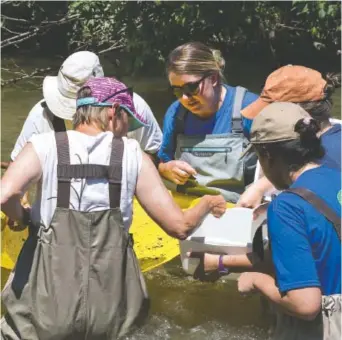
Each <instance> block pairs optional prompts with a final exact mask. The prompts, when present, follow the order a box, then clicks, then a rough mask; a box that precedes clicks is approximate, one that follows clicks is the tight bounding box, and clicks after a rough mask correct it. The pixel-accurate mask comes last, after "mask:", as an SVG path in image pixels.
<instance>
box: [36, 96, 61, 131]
mask: <svg viewBox="0 0 342 340" xmlns="http://www.w3.org/2000/svg"><path fill="white" fill-rule="evenodd" d="M40 106H41V107H42V108H43V109H44V110H45V113H46V116H47V118H48V119H49V120H50V122H51V124H52V127H53V130H54V131H55V132H63V131H66V126H65V123H64V119H62V118H59V117H57V116H55V115H54V114H53V113H52V112H51V110H50V109H49V108H48V106H47V104H46V102H45V101H43V102H42V103H41V104H40Z"/></svg>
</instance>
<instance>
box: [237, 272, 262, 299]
mask: <svg viewBox="0 0 342 340" xmlns="http://www.w3.org/2000/svg"><path fill="white" fill-rule="evenodd" d="M259 274H260V273H253V272H248V273H242V274H241V275H240V276H239V278H238V280H237V281H238V290H239V293H241V294H248V293H253V292H255V291H256V287H255V280H256V279H257V277H258V275H259Z"/></svg>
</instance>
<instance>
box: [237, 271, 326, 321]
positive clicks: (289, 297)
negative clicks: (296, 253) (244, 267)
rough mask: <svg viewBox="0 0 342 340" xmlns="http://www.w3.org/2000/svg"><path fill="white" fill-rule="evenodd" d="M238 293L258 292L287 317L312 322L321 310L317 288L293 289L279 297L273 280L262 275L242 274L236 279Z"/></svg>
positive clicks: (319, 291) (319, 292)
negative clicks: (287, 315) (290, 316)
mask: <svg viewBox="0 0 342 340" xmlns="http://www.w3.org/2000/svg"><path fill="white" fill-rule="evenodd" d="M238 286H239V291H240V292H241V293H246V292H249V291H252V290H258V291H259V292H260V293H262V294H263V295H265V296H266V297H267V298H268V299H269V300H271V301H272V302H273V303H275V304H276V305H277V306H278V307H279V308H281V309H282V310H283V311H284V312H286V313H287V314H289V315H292V316H295V317H297V318H300V319H304V320H314V319H315V318H316V316H317V315H318V313H319V312H320V310H321V298H322V295H321V290H320V289H319V288H318V287H308V288H301V289H294V290H290V291H288V292H286V294H285V295H283V296H282V295H281V294H280V292H279V289H278V288H277V286H276V285H275V281H274V278H273V277H271V276H269V275H267V274H262V273H244V274H242V275H241V276H240V278H239V279H238Z"/></svg>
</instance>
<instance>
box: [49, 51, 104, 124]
mask: <svg viewBox="0 0 342 340" xmlns="http://www.w3.org/2000/svg"><path fill="white" fill-rule="evenodd" d="M92 77H103V69H102V66H101V64H100V60H99V57H98V56H97V55H96V54H95V53H93V52H89V51H79V52H76V53H73V54H71V55H70V56H69V57H68V58H67V59H66V60H65V61H64V63H63V64H62V66H61V68H60V69H59V72H58V75H57V77H51V76H48V77H45V78H44V81H43V95H44V99H45V101H46V104H47V106H48V107H49V109H50V110H51V112H52V113H53V114H54V115H55V116H57V117H60V118H62V119H68V120H71V119H72V116H73V115H74V113H75V112H76V97H77V91H78V90H79V89H80V88H81V87H82V85H83V84H84V83H85V82H86V81H87V80H88V79H89V78H92Z"/></svg>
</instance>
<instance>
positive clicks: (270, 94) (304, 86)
mask: <svg viewBox="0 0 342 340" xmlns="http://www.w3.org/2000/svg"><path fill="white" fill-rule="evenodd" d="M326 84H327V82H326V80H324V79H323V77H322V75H321V73H320V72H318V71H316V70H313V69H311V68H308V67H304V66H298V65H287V66H283V67H281V68H279V69H278V70H276V71H274V72H273V73H271V74H270V75H269V76H268V77H267V79H266V82H265V86H264V88H263V90H262V93H261V95H260V97H259V98H258V99H257V100H256V101H255V102H253V103H252V104H250V105H248V106H247V107H246V108H244V109H243V110H241V114H242V115H243V116H244V117H246V118H249V119H253V118H254V117H255V116H256V115H257V114H258V113H259V112H260V111H261V110H262V109H263V108H264V107H266V106H267V105H269V104H271V103H273V102H292V103H302V102H308V101H316V100H322V99H324V98H325V93H324V89H325V86H326Z"/></svg>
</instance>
